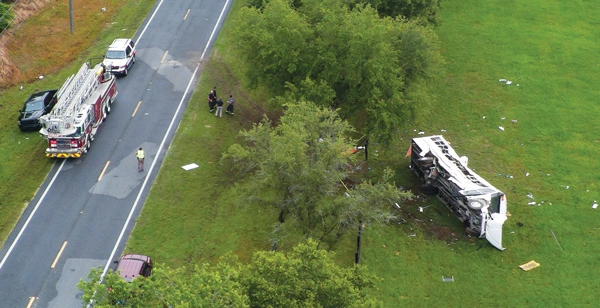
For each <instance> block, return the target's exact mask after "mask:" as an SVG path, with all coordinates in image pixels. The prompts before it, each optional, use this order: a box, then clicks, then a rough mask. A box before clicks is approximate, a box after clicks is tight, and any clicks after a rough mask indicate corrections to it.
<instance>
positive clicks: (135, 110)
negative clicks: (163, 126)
mask: <svg viewBox="0 0 600 308" xmlns="http://www.w3.org/2000/svg"><path fill="white" fill-rule="evenodd" d="M141 104H142V101H139V102H138V104H137V106H135V109H134V110H133V114H131V117H132V118H133V117H135V113H136V112H137V111H138V108H140V105H141Z"/></svg>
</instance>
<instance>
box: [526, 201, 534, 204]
mask: <svg viewBox="0 0 600 308" xmlns="http://www.w3.org/2000/svg"><path fill="white" fill-rule="evenodd" d="M527 204H529V205H535V201H533V202H529V203H527Z"/></svg>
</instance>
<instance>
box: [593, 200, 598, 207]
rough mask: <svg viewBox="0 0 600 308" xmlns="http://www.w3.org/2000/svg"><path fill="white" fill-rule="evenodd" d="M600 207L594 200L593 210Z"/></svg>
mask: <svg viewBox="0 0 600 308" xmlns="http://www.w3.org/2000/svg"><path fill="white" fill-rule="evenodd" d="M597 207H598V202H596V200H594V204H592V208H593V209H596V208H597Z"/></svg>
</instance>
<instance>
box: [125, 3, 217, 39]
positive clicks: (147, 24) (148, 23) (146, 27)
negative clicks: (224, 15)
mask: <svg viewBox="0 0 600 308" xmlns="http://www.w3.org/2000/svg"><path fill="white" fill-rule="evenodd" d="M227 1H229V0H227ZM162 3H163V0H160V3H159V4H158V6H157V7H156V10H154V13H152V16H150V19H148V22H147V23H146V26H145V27H144V30H142V33H140V36H138V38H137V42H136V44H137V43H139V42H140V41H141V40H142V36H144V33H145V32H146V29H148V26H149V25H150V23H151V22H152V19H154V15H156V13H157V12H158V9H160V6H161V5H162Z"/></svg>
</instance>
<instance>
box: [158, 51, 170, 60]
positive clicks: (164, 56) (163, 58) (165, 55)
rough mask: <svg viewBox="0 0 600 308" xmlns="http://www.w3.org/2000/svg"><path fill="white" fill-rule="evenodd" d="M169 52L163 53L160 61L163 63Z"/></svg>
mask: <svg viewBox="0 0 600 308" xmlns="http://www.w3.org/2000/svg"><path fill="white" fill-rule="evenodd" d="M168 54H169V51H168V50H167V51H165V54H164V55H163V57H162V59H160V63H163V62H164V61H165V58H166V57H167V55H168Z"/></svg>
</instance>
